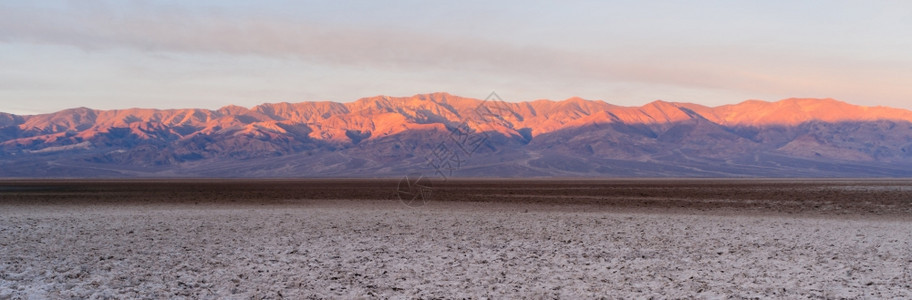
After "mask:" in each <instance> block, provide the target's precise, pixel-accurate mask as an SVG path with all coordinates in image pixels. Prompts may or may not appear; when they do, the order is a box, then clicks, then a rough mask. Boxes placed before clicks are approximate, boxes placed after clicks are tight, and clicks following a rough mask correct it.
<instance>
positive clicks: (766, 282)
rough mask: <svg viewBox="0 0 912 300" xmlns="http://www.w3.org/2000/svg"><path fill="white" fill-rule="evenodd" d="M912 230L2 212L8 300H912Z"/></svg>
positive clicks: (289, 208) (315, 207) (420, 216)
mask: <svg viewBox="0 0 912 300" xmlns="http://www.w3.org/2000/svg"><path fill="white" fill-rule="evenodd" d="M910 261H912V222H908V221H901V220H888V219H876V218H856V219H852V218H824V217H813V216H803V217H802V216H775V215H767V216H745V215H738V214H731V215H727V214H724V213H716V214H692V213H654V212H649V213H646V212H643V213H637V212H610V211H607V212H606V211H591V210H587V209H585V208H556V207H547V206H541V207H539V206H531V207H530V206H529V205H521V204H492V203H433V202H432V203H431V204H430V205H428V206H426V207H421V208H408V207H405V206H402V205H399V204H398V203H397V202H394V201H323V202H320V201H305V202H300V203H289V204H282V205H252V204H245V205H220V204H206V205H192V204H148V205H113V204H105V205H81V206H75V205H56V206H28V205H25V206H10V207H3V209H2V210H0V299H28V298H63V299H67V298H70V299H83V298H89V299H104V298H135V299H155V298H176V299H180V298H187V299H197V298H199V299H250V298H263V299H280V298H292V299H295V298H376V297H381V298H414V297H419V298H437V297H442V298H463V297H467V298H476V299H477V298H488V297H491V298H533V299H534V298H579V297H585V298H600V297H604V298H616V297H636V298H648V297H656V298H678V297H696V298H731V297H734V298H742V297H746V298H754V297H758V298H808V297H810V298H842V297H845V298H906V299H909V298H912V287H910V285H912V267H910V264H912V262H910Z"/></svg>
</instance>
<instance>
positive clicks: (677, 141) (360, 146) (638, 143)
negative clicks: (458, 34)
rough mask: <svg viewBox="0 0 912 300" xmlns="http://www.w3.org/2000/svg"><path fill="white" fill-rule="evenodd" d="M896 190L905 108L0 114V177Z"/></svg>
mask: <svg viewBox="0 0 912 300" xmlns="http://www.w3.org/2000/svg"><path fill="white" fill-rule="evenodd" d="M411 173H422V174H424V175H425V176H435V177H440V178H451V177H593V178H600V177H910V176H912V111H908V110H903V109H896V108H887V107H864V106H856V105H851V104H847V103H844V102H840V101H836V100H832V99H786V100H781V101H778V102H765V101H756V100H751V101H745V102H742V103H739V104H734V105H725V106H719V107H706V106H702V105H697V104H691V103H674V102H664V101H655V102H652V103H649V104H646V105H644V106H641V107H624V106H616V105H612V104H609V103H606V102H603V101H592V100H584V99H580V98H570V99H567V100H563V101H551V100H536V101H529V102H515V103H514V102H503V101H484V100H480V99H472V98H464V97H458V96H454V95H450V94H446V93H434V94H424V95H415V96H412V97H386V96H378V97H370V98H363V99H359V100H357V101H354V102H349V103H335V102H302V103H274V104H263V105H259V106H256V107H252V108H245V107H239V106H226V107H223V108H221V109H218V110H207V109H171V110H157V109H124V110H93V109H88V108H74V109H67V110H63V111H59V112H56V113H50V114H41V115H29V116H21V115H13V114H6V113H0V177H398V176H402V175H406V174H411Z"/></svg>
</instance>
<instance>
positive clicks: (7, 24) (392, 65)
mask: <svg viewBox="0 0 912 300" xmlns="http://www.w3.org/2000/svg"><path fill="white" fill-rule="evenodd" d="M74 3H77V4H71V5H81V4H79V3H82V2H74ZM86 3H91V5H92V6H91V7H89V8H83V9H73V8H69V9H59V8H57V9H55V8H36V7H16V6H7V7H2V5H0V42H2V43H3V44H0V45H6V46H5V47H10V46H12V45H16V44H22V43H31V44H38V45H45V44H48V45H67V46H72V47H77V48H79V49H83V50H85V51H89V52H95V51H100V52H104V51H111V50H112V49H116V50H124V49H126V50H129V51H136V52H140V53H145V55H154V54H157V53H189V54H194V55H235V56H261V57H268V58H270V59H278V60H295V61H297V62H305V63H312V64H315V65H321V66H323V65H330V66H332V65H336V66H340V67H352V66H357V67H360V68H368V69H370V73H371V74H378V73H382V72H384V70H389V71H390V72H394V73H402V72H409V71H414V72H419V71H428V70H430V71H431V72H433V73H435V74H443V73H447V72H452V73H453V74H458V76H461V77H467V76H471V74H473V73H475V74H484V76H485V77H492V76H493V77H498V76H502V77H506V78H513V81H516V82H532V83H553V84H554V86H565V87H574V88H578V89H580V90H585V91H588V92H587V93H589V95H596V96H598V95H599V92H598V91H597V90H598V88H599V87H603V86H610V87H612V88H609V89H607V91H606V92H604V93H603V94H602V95H605V96H606V97H608V98H610V97H611V96H613V95H615V94H613V92H612V90H617V89H623V88H622V87H620V86H622V85H624V84H629V85H631V86H636V87H637V90H639V91H640V93H642V94H644V95H643V97H651V96H650V95H649V93H650V86H652V89H653V90H669V91H672V92H669V93H668V95H670V96H668V97H667V98H670V99H667V100H672V101H674V100H678V99H674V92H673V91H675V90H679V91H680V90H687V91H689V92H688V93H689V94H691V95H695V97H696V96H699V95H701V93H699V92H693V91H694V90H701V89H702V90H705V92H704V93H702V94H704V95H757V96H744V98H745V99H746V98H758V97H763V96H771V97H782V98H784V97H789V96H808V97H835V98H840V97H850V98H852V99H846V100H853V101H855V102H859V103H862V104H873V103H877V102H878V101H879V102H880V103H887V104H890V105H894V106H905V107H909V105H907V104H905V103H906V102H905V100H906V99H909V98H910V96H912V85H909V84H908V82H910V81H909V78H910V74H912V71H910V70H912V64H910V61H909V60H892V61H878V60H872V61H868V60H863V59H857V58H852V57H843V56H840V55H828V54H826V53H824V54H822V55H821V54H815V53H807V52H800V51H796V52H794V53H792V52H789V51H788V49H784V50H782V51H776V50H773V51H771V50H770V49H753V48H750V47H745V46H738V45H734V46H730V47H727V48H723V49H718V48H714V46H713V45H710V46H700V45H689V44H682V45H670V44H666V43H663V42H654V43H652V44H650V43H645V44H635V45H633V46H630V47H621V48H613V49H611V50H610V51H609V50H605V49H598V48H578V47H562V45H553V44H549V43H548V41H547V40H545V41H536V42H534V43H533V42H529V43H517V42H515V41H498V40H492V39H489V38H483V37H479V36H471V35H446V34H443V35H438V34H435V33H434V32H426V31H421V30H394V29H391V28H383V27H377V28H372V27H370V26H369V24H362V26H353V25H347V26H340V25H339V24H332V25H329V24H325V23H321V22H318V21H313V20H297V19H292V18H288V17H275V16H268V15H266V16H263V15H256V14H251V15H238V14H235V13H224V12H221V13H220V12H205V13H199V12H190V11H187V10H183V9H179V8H175V7H165V6H151V5H149V4H142V5H141V6H132V5H126V6H121V7H112V6H109V5H105V4H104V3H99V2H86ZM643 45H653V46H655V47H654V48H646V49H644V48H639V47H642V46H643ZM0 47H4V46H0ZM0 72H2V71H0ZM0 75H2V74H0ZM454 76H456V75H454ZM7 77H8V76H7ZM338 80H344V78H339V79H338ZM450 80H453V81H457V82H458V81H463V82H467V81H465V79H464V78H462V79H460V78H450ZM508 81H510V80H504V82H508ZM328 84H331V82H330V83H328ZM348 84H350V83H348ZM391 84H394V83H391ZM400 84H412V83H408V82H404V83H400ZM340 85H343V84H340ZM457 85H458V84H457ZM523 86H528V84H525V85H521V84H520V85H514V86H507V87H505V89H508V90H509V89H513V90H515V92H516V93H517V94H520V95H522V94H523V92H522V91H521V90H522V89H523ZM262 88H264V89H268V88H269V87H268V86H264V87H262ZM417 88H418V89H422V88H421V87H417ZM457 89H458V88H457ZM393 90H395V89H393ZM422 90H423V89H422ZM450 92H455V91H450ZM560 93H568V96H570V95H573V94H574V93H575V91H561V92H557V93H555V92H552V93H551V94H560ZM627 93H629V92H627ZM373 94H375V93H373V92H370V91H364V92H363V94H362V96H371V95H373ZM467 96H472V95H467ZM527 97H535V96H527ZM660 97H662V96H660V95H656V96H655V97H654V98H660ZM662 98H666V97H662ZM609 100H610V99H609ZM740 100H744V99H728V100H727V101H728V102H734V101H740ZM770 100H776V99H770ZM866 101H867V102H866Z"/></svg>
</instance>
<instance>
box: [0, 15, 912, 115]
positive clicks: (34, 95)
mask: <svg viewBox="0 0 912 300" xmlns="http://www.w3.org/2000/svg"><path fill="white" fill-rule="evenodd" d="M491 91H496V92H497V93H498V94H499V95H500V96H501V97H502V98H504V100H507V101H528V100H535V99H552V100H562V99H566V98H570V97H574V96H578V97H582V98H585V99H599V100H604V101H606V102H609V103H612V104H618V105H628V106H638V105H642V104H645V103H648V102H651V101H654V100H659V99H661V100H666V101H675V102H691V103H698V104H703V105H707V106H718V105H724V104H734V103H738V102H741V101H744V100H748V99H760V100H768V101H775V100H780V99H785V98H790V97H807V98H834V99H838V100H842V101H846V102H849V103H853V104H859V105H869V106H875V105H883V106H892V107H900V108H907V109H912V101H910V100H912V1H905V0H897V1H839V0H828V1H776V0H770V1H734V0H727V1H710V0H692V1H582V0H567V1H534V0H525V1H513V0H505V1H474V0H466V1H269V0H267V1H231V0H228V1H225V0H220V1H177V0H175V1H92V0H80V1H42V0H33V1H11V0H0V111H2V112H8V113H16V114H38V113H47V112H53V111H57V110H61V109H65V108H72V107H90V108H97V109H118V108H131V107H142V108H189V107H193V108H209V109H216V108H219V107H222V106H226V105H229V104H234V105H241V106H247V107H250V106H254V105H258V104H261V103H273V102H302V101H324V100H329V101H337V102H349V101H354V100H357V99H359V98H362V97H370V96H376V95H388V96H411V95H415V94H422V93H430V92H449V93H451V94H455V95H460V96H464V97H473V98H484V97H485V96H487V95H488V94H489V93H490V92H491Z"/></svg>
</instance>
